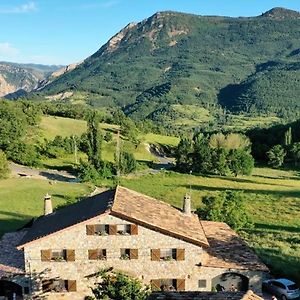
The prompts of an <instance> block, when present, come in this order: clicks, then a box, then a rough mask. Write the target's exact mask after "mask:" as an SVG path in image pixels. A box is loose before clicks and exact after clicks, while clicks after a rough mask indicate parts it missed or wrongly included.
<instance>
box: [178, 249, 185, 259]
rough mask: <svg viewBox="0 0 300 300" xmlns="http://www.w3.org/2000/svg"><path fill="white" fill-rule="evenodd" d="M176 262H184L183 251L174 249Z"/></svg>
mask: <svg viewBox="0 0 300 300" xmlns="http://www.w3.org/2000/svg"><path fill="white" fill-rule="evenodd" d="M176 260H185V249H176Z"/></svg>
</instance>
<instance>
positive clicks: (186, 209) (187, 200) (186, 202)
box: [182, 194, 192, 217]
mask: <svg viewBox="0 0 300 300" xmlns="http://www.w3.org/2000/svg"><path fill="white" fill-rule="evenodd" d="M182 212H183V213H184V214H186V215H187V216H189V217H190V216H191V215H192V209H191V195H189V194H185V196H184V199H183V208H182Z"/></svg>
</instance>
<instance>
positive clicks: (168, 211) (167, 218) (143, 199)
mask: <svg viewBox="0 0 300 300" xmlns="http://www.w3.org/2000/svg"><path fill="white" fill-rule="evenodd" d="M111 211H112V212H111V213H112V214H113V215H116V216H120V217H123V218H126V219H128V220H131V221H133V222H136V223H140V224H142V225H144V226H145V227H149V228H152V229H156V230H157V231H161V232H162V233H164V234H169V235H172V236H175V237H177V238H180V239H182V240H185V241H188V242H190V243H194V244H196V245H201V246H209V244H208V241H207V239H206V236H205V234H204V231H203V228H202V226H201V223H200V221H199V219H198V216H196V215H194V214H192V216H187V215H185V214H184V213H182V212H181V211H180V210H178V209H176V208H174V207H172V206H171V205H169V204H167V203H165V202H163V201H159V200H157V199H154V198H151V197H148V196H146V195H143V194H140V193H137V192H135V191H132V190H129V189H127V188H124V187H121V186H118V187H117V190H116V193H115V199H114V203H113V206H112V208H111Z"/></svg>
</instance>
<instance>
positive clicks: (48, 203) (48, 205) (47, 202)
mask: <svg viewBox="0 0 300 300" xmlns="http://www.w3.org/2000/svg"><path fill="white" fill-rule="evenodd" d="M52 212H53V208H52V200H51V196H50V195H49V194H48V193H47V194H46V195H45V197H44V216H47V215H49V214H52Z"/></svg>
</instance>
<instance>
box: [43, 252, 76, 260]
mask: <svg viewBox="0 0 300 300" xmlns="http://www.w3.org/2000/svg"><path fill="white" fill-rule="evenodd" d="M41 261H56V262H63V261H75V250H70V249H57V250H51V249H48V250H41Z"/></svg>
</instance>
